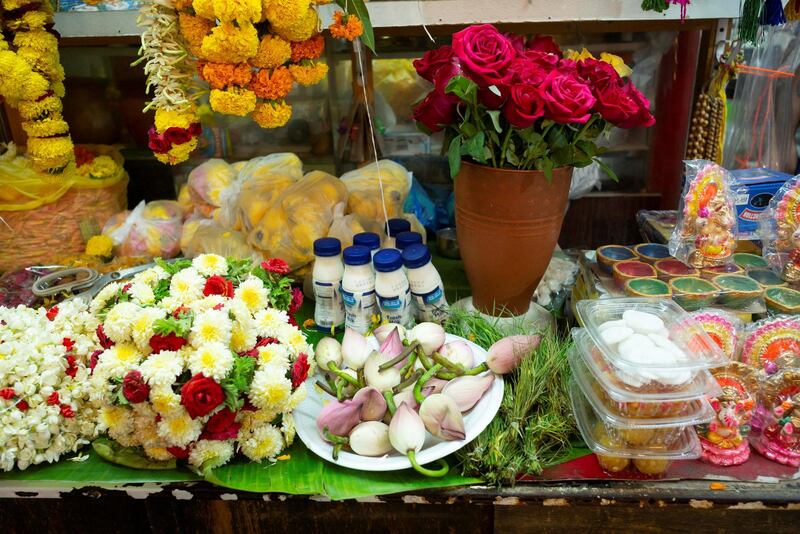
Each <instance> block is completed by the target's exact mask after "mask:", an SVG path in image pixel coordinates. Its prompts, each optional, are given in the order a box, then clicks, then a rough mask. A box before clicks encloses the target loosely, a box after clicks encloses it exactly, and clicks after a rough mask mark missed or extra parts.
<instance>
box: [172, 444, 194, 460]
mask: <svg viewBox="0 0 800 534" xmlns="http://www.w3.org/2000/svg"><path fill="white" fill-rule="evenodd" d="M167 452H168V453H170V454H171V455H172V456H174V457H175V458H177V459H178V460H185V459H187V458H188V457H189V453H190V452H192V451H191V448H189V447H183V448H181V447H167Z"/></svg>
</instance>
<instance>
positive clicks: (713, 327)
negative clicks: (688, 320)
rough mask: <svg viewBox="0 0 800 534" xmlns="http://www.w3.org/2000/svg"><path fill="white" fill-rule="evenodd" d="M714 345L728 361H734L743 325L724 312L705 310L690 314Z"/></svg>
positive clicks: (732, 315)
mask: <svg viewBox="0 0 800 534" xmlns="http://www.w3.org/2000/svg"><path fill="white" fill-rule="evenodd" d="M691 317H692V319H694V320H695V321H697V323H698V324H699V325H700V327H701V328H702V329H703V330H704V331H705V332H706V334H708V337H710V338H711V339H712V340H713V341H714V343H716V344H717V345H719V348H721V349H722V352H724V353H725V356H727V357H728V358H729V359H731V360H734V359H736V357H737V355H738V353H739V348H740V341H741V340H740V337H741V333H742V329H743V328H744V323H743V322H742V320H741V319H739V318H738V317H737V316H735V315H734V314H732V313H730V312H727V311H725V310H717V309H714V308H706V309H704V310H700V311H697V312H694V313H692V314H691Z"/></svg>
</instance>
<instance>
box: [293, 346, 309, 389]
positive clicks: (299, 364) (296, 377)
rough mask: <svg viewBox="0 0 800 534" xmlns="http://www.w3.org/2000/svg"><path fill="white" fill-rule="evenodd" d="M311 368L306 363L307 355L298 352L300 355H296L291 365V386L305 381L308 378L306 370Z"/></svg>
mask: <svg viewBox="0 0 800 534" xmlns="http://www.w3.org/2000/svg"><path fill="white" fill-rule="evenodd" d="M309 369H311V366H310V365H309V364H308V356H306V355H305V354H303V353H302V352H301V353H300V356H298V357H297V360H296V361H295V362H294V364H293V365H292V387H293V388H296V387H300V384H302V383H303V382H305V381H306V378H308V371H309Z"/></svg>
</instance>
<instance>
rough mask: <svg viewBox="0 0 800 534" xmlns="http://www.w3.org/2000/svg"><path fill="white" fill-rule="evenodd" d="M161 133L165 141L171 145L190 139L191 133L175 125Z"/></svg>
mask: <svg viewBox="0 0 800 534" xmlns="http://www.w3.org/2000/svg"><path fill="white" fill-rule="evenodd" d="M162 135H163V137H164V140H165V141H167V142H169V143H171V144H173V145H182V144H183V143H188V142H189V141H191V140H192V134H191V133H189V130H187V129H186V128H178V127H177V126H173V127H171V128H167V129H166V130H164V133H163V134H162Z"/></svg>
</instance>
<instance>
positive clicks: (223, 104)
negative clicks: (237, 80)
mask: <svg viewBox="0 0 800 534" xmlns="http://www.w3.org/2000/svg"><path fill="white" fill-rule="evenodd" d="M209 103H210V104H211V109H213V110H214V111H216V112H217V113H222V114H224V115H237V116H239V117H244V116H245V115H248V114H250V113H251V112H252V111H253V109H255V107H256V95H255V93H254V92H253V91H250V90H248V89H242V88H240V87H233V88H230V89H227V90H224V91H221V90H219V89H213V90H212V91H211V95H210V96H209Z"/></svg>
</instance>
